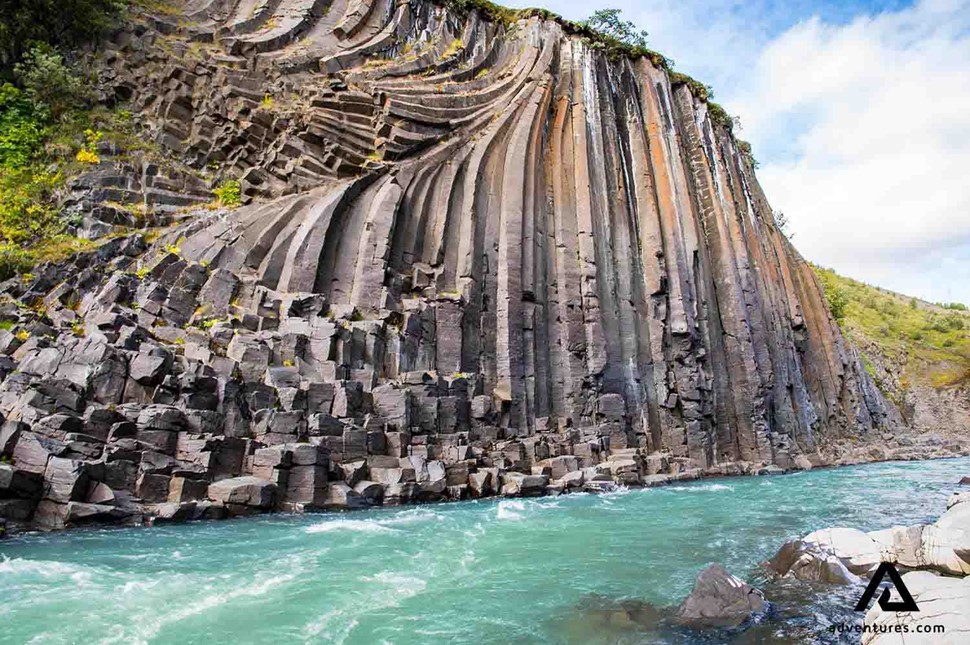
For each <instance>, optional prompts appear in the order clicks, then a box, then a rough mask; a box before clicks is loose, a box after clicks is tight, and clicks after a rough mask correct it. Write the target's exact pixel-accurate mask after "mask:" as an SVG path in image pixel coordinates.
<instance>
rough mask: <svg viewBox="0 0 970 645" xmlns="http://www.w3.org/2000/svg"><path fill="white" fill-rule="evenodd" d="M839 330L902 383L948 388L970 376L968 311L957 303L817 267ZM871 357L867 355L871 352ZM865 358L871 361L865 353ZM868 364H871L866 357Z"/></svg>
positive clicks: (816, 269)
mask: <svg viewBox="0 0 970 645" xmlns="http://www.w3.org/2000/svg"><path fill="white" fill-rule="evenodd" d="M815 272H816V274H817V275H818V278H819V280H820V282H821V283H822V286H823V288H824V289H825V296H826V299H827V300H828V301H829V306H830V308H831V309H832V313H833V315H834V316H835V318H836V319H837V320H838V321H839V324H840V325H841V327H842V329H843V331H844V332H845V333H846V334H847V335H848V336H849V338H850V339H852V340H853V341H855V343H856V345H857V346H858V347H859V348H860V349H861V350H862V351H863V354H864V355H866V354H869V353H871V352H872V350H873V349H875V350H877V351H878V352H879V353H880V354H882V358H884V359H888V360H891V361H893V362H894V363H895V364H896V366H897V367H899V368H901V371H902V384H903V386H904V387H905V386H906V385H907V384H908V383H915V382H919V383H924V384H929V385H932V386H934V387H947V386H951V385H957V384H960V383H965V382H968V381H970V313H968V312H967V310H966V307H964V306H963V305H961V304H958V303H955V304H948V305H944V304H933V303H930V302H925V301H922V300H918V299H916V298H912V297H909V296H904V295H902V294H898V293H894V292H892V291H887V290H885V289H880V288H879V287H873V286H870V285H868V284H865V283H862V282H859V281H857V280H853V279H851V278H846V277H844V276H840V275H839V274H837V273H835V272H834V271H832V270H831V269H824V268H821V267H815ZM870 358H871V357H870ZM864 360H865V361H867V360H869V359H868V358H865V357H864ZM866 368H867V369H868V370H870V371H871V369H872V366H871V364H869V363H868V362H867V364H866Z"/></svg>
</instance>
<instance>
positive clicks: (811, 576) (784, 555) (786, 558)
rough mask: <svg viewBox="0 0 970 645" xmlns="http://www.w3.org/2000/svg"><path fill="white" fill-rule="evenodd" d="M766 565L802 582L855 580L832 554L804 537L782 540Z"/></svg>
mask: <svg viewBox="0 0 970 645" xmlns="http://www.w3.org/2000/svg"><path fill="white" fill-rule="evenodd" d="M766 566H767V568H768V569H769V570H770V571H771V572H772V573H774V574H777V575H779V576H781V577H792V578H796V579H798V580H802V581H805V582H824V583H828V584H839V585H844V584H852V583H854V582H858V581H859V577H858V576H857V575H855V574H854V573H852V572H851V571H849V570H848V568H846V566H845V565H844V564H842V561H841V560H839V558H838V557H836V556H835V554H834V553H832V552H831V551H827V550H825V549H823V548H822V547H820V546H819V545H817V544H813V543H811V542H806V541H804V540H789V541H788V542H785V544H784V545H783V546H782V547H781V549H779V550H778V553H776V554H775V556H774V557H773V558H772V559H771V560H769V561H768V562H767V563H766Z"/></svg>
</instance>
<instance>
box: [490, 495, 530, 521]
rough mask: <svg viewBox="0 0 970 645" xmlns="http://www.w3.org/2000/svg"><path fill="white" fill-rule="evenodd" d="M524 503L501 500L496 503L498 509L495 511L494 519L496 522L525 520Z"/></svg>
mask: <svg viewBox="0 0 970 645" xmlns="http://www.w3.org/2000/svg"><path fill="white" fill-rule="evenodd" d="M524 512H525V503H523V502H520V501H518V500H514V499H513V500H508V499H507V500H503V501H501V502H499V503H498V508H496V510H495V519H497V520H515V521H517V520H523V519H525V515H523V513H524Z"/></svg>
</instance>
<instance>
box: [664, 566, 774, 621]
mask: <svg viewBox="0 0 970 645" xmlns="http://www.w3.org/2000/svg"><path fill="white" fill-rule="evenodd" d="M766 607H767V603H766V602H765V597H764V594H763V593H762V592H761V591H759V590H758V589H755V588H754V587H752V586H751V585H749V584H748V583H746V582H745V581H743V580H741V579H740V578H737V577H735V576H733V575H731V574H730V573H728V571H727V569H725V568H724V567H723V566H721V565H720V564H712V565H710V566H708V567H707V568H706V569H704V570H703V571H701V573H700V574H698V576H697V579H696V580H695V581H694V588H693V590H692V591H691V592H690V595H689V596H688V597H687V598H686V599H685V600H684V602H683V603H682V604H681V606H680V608H679V609H678V611H677V619H678V621H679V622H681V623H683V624H685V625H687V626H690V627H695V628H705V627H735V626H738V625H740V624H742V623H743V622H745V621H746V620H749V619H750V618H752V617H753V616H755V615H757V614H759V613H761V612H763V611H765V609H766Z"/></svg>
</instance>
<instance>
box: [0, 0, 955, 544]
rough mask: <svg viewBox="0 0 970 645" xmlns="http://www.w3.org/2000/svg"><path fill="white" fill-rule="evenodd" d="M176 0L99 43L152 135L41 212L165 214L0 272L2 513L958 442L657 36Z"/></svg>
mask: <svg viewBox="0 0 970 645" xmlns="http://www.w3.org/2000/svg"><path fill="white" fill-rule="evenodd" d="M170 4H171V6H169V5H166V7H167V10H166V11H165V12H163V14H164V15H146V16H142V17H141V19H139V20H137V21H136V23H135V24H133V25H129V26H127V27H125V28H123V29H120V30H119V32H118V33H117V34H115V36H114V37H113V38H112V39H111V40H110V42H107V43H105V44H104V47H103V51H102V52H100V53H99V55H98V57H97V65H98V66H99V70H100V78H99V83H98V88H99V92H100V93H101V95H102V96H104V97H105V101H106V102H111V101H124V102H126V105H127V107H128V108H130V111H131V113H132V115H133V118H134V120H135V121H136V122H137V123H139V124H140V125H141V127H142V134H143V136H144V137H145V138H146V139H151V140H152V141H153V142H154V143H155V144H156V145H157V147H158V151H157V152H155V153H152V155H151V158H148V157H144V158H142V157H138V156H137V155H130V154H126V153H125V151H121V150H119V151H115V152H117V153H118V154H114V153H112V154H110V155H109V154H107V153H106V154H105V156H104V159H103V160H102V161H101V163H100V164H99V165H98V166H97V167H96V168H93V169H92V170H91V172H90V173H89V174H87V175H86V176H85V177H83V178H82V179H80V180H78V181H77V182H75V183H74V184H73V188H72V190H73V193H72V196H71V199H70V204H69V206H70V208H71V209H74V210H75V211H76V214H77V215H79V216H80V219H81V221H82V222H84V224H83V226H82V227H81V229H79V231H80V232H84V233H85V234H90V235H91V236H95V235H98V236H101V235H105V234H107V233H108V232H109V231H114V232H116V233H117V231H116V229H115V228H114V227H116V226H118V225H119V224H126V223H127V224H134V223H135V222H137V221H140V220H141V219H142V218H141V217H139V218H131V221H129V220H128V219H125V218H124V217H123V215H124V212H123V211H125V210H126V209H129V210H130V209H131V208H134V207H136V206H137V207H138V209H136V210H137V211H138V213H139V214H144V215H145V218H144V219H145V220H147V222H148V223H150V224H154V225H161V224H165V225H170V226H169V228H166V229H165V230H163V231H160V237H159V238H158V239H157V240H155V241H154V243H153V244H151V245H149V244H148V243H146V242H145V241H144V240H143V239H142V238H141V237H140V236H137V235H134V236H129V237H116V238H114V239H109V241H107V242H106V243H105V244H104V245H103V246H101V247H100V248H99V249H98V250H97V251H94V252H90V253H85V254H81V255H79V256H78V257H76V258H74V259H73V261H72V262H70V263H69V264H66V265H59V266H53V265H44V266H40V267H37V268H36V269H35V271H34V272H33V274H32V275H30V276H24V278H23V279H22V280H21V279H16V280H11V281H8V282H6V283H4V284H3V285H0V295H2V302H0V322H2V323H3V324H4V326H5V327H6V329H5V330H3V331H2V332H0V377H2V383H0V413H2V414H3V425H2V430H0V459H3V460H4V464H3V465H2V471H0V473H2V476H0V518H3V519H4V520H5V521H6V523H7V524H8V528H14V529H21V528H26V529H45V530H46V529H56V528H63V527H68V526H79V525H83V524H90V523H96V522H130V523H142V522H146V521H155V522H158V521H172V520H181V519H193V518H210V517H223V516H227V515H239V514H248V513H256V512H266V511H270V510H292V511H299V510H309V509H348V508H359V507H365V506H374V505H381V504H400V503H407V502H421V501H437V500H450V499H463V498H468V497H482V496H487V495H498V494H501V495H511V496H528V495H543V494H548V493H560V492H568V491H575V490H587V491H599V490H604V489H609V488H611V487H613V486H617V485H626V486H634V485H653V484H658V483H664V482H668V481H675V480H680V479H684V478H693V477H699V476H703V475H724V474H745V473H771V472H783V471H785V470H787V469H792V468H809V467H812V466H818V465H826V464H835V463H849V462H858V461H872V460H877V459H888V458H894V457H895V458H908V457H925V456H942V455H950V454H955V453H957V452H961V451H963V450H964V448H962V447H961V446H960V445H959V444H957V443H946V442H943V441H939V442H936V441H933V440H932V438H931V437H925V436H915V437H910V434H909V433H910V431H909V430H907V429H905V428H903V427H902V426H901V421H902V419H901V417H900V415H899V414H898V412H897V410H896V409H895V408H894V407H893V406H892V404H891V403H889V402H887V401H886V400H885V399H884V397H883V396H882V395H881V393H880V392H879V391H878V389H877V388H876V387H875V385H874V383H873V381H872V379H871V378H870V377H869V376H868V374H867V372H866V370H865V369H864V367H863V365H862V363H861V361H860V359H859V357H858V354H857V352H856V351H855V350H854V349H853V348H852V347H851V346H849V345H848V344H847V343H846V341H845V339H844V337H843V336H842V334H841V332H840V330H839V327H838V325H837V324H836V323H835V321H834V320H833V318H832V316H831V315H830V313H829V311H828V308H827V307H826V304H825V301H824V296H823V293H822V290H821V289H820V287H819V284H818V282H817V280H816V278H815V276H814V274H813V272H812V270H811V268H810V267H809V266H808V265H807V264H806V263H805V262H804V260H803V259H802V258H801V257H800V256H799V254H798V252H797V251H796V250H795V249H794V247H792V245H791V244H790V243H789V241H788V240H787V239H786V238H785V237H784V235H782V234H781V232H779V230H778V229H777V227H776V225H775V223H774V220H773V216H772V210H771V208H770V205H769V204H768V202H767V199H766V198H765V196H764V195H763V193H762V191H761V189H760V187H759V185H758V182H757V178H756V176H755V173H754V164H753V163H752V159H751V156H750V151H748V150H747V148H746V147H745V146H744V145H742V143H741V142H739V141H737V140H736V139H735V138H734V136H733V134H732V131H731V124H730V119H728V118H726V115H724V114H723V111H722V110H718V109H717V108H716V106H714V105H712V104H709V103H708V102H707V100H706V92H703V91H699V89H698V88H701V87H702V86H701V85H700V84H698V83H696V82H689V81H688V80H685V77H683V76H682V75H678V74H675V73H672V72H671V70H670V69H669V64H668V63H667V62H666V61H665V60H664V59H663V57H662V56H659V55H651V54H649V53H644V52H639V51H620V52H617V51H612V50H610V49H609V47H606V46H605V45H604V44H603V43H602V42H597V41H595V39H593V40H591V39H590V38H589V34H584V33H577V32H576V30H575V29H573V28H571V27H568V25H566V24H565V23H564V22H563V21H561V20H556V19H552V18H551V17H550V16H549V15H548V14H546V13H544V12H541V11H535V10H533V11H524V12H519V13H515V12H510V13H509V14H508V15H505V14H502V15H501V16H497V15H496V14H495V13H494V7H493V8H492V10H488V7H489V6H490V4H489V3H483V4H482V5H481V7H478V8H476V3H474V2H472V3H464V2H462V3H453V4H451V5H448V6H442V5H438V4H434V3H432V2H427V1H425V0H413V1H411V2H398V1H396V0H360V1H354V2H334V3H332V4H331V5H329V6H328V5H326V3H321V2H307V1H306V0H281V1H274V2H266V3H256V5H254V4H253V3H235V4H234V3H227V2H221V1H215V0H212V1H210V0H197V1H196V0H193V1H192V2H186V3H170ZM257 5H258V6H257ZM254 7H255V9H254ZM483 7H484V9H483ZM503 16H504V17H503ZM604 47H605V48H604ZM230 180H231V181H235V182H237V184H238V187H239V188H240V190H241V196H242V201H243V205H242V206H241V207H240V208H235V209H227V208H217V207H215V205H210V207H202V206H201V205H202V204H204V203H205V202H206V201H207V200H209V199H211V198H212V195H213V193H214V190H215V189H216V188H217V187H218V186H219V185H220V184H219V182H225V181H230ZM118 204H123V205H126V208H124V209H120V210H119V209H118V208H117V205H118ZM99 218H101V219H99Z"/></svg>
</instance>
